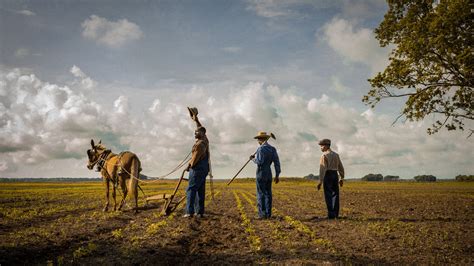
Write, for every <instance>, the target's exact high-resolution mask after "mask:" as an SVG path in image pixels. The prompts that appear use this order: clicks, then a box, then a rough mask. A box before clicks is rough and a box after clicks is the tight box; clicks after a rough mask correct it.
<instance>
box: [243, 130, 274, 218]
mask: <svg viewBox="0 0 474 266" xmlns="http://www.w3.org/2000/svg"><path fill="white" fill-rule="evenodd" d="M254 138H255V139H257V141H258V144H260V147H258V149H257V151H256V152H255V155H251V156H250V159H251V160H253V162H254V163H255V164H257V175H256V182H257V205H258V219H268V218H270V217H271V216H272V170H271V168H270V165H271V164H272V163H273V166H274V167H275V184H277V183H278V182H279V176H280V172H281V170H280V160H279V159H278V153H277V151H276V149H275V148H274V147H272V146H271V145H270V144H268V139H269V138H270V135H268V134H267V133H266V132H258V135H257V136H255V137H254Z"/></svg>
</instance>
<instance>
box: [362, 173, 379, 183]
mask: <svg viewBox="0 0 474 266" xmlns="http://www.w3.org/2000/svg"><path fill="white" fill-rule="evenodd" d="M382 180H383V175H382V174H368V175H365V176H364V177H362V181H382Z"/></svg>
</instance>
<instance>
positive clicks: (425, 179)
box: [413, 175, 436, 182]
mask: <svg viewBox="0 0 474 266" xmlns="http://www.w3.org/2000/svg"><path fill="white" fill-rule="evenodd" d="M413 179H415V180H416V182H436V176H434V175H417V176H414V177H413Z"/></svg>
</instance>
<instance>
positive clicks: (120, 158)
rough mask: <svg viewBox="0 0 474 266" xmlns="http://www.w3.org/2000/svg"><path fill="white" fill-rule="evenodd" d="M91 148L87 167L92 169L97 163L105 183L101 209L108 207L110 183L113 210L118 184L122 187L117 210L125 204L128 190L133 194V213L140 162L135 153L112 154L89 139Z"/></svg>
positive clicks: (100, 144) (136, 209)
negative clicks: (103, 205) (104, 200)
mask: <svg viewBox="0 0 474 266" xmlns="http://www.w3.org/2000/svg"><path fill="white" fill-rule="evenodd" d="M91 146H92V149H89V150H87V156H88V157H89V162H88V163H87V168H89V170H92V169H93V168H94V166H95V165H97V170H98V171H100V173H101V175H102V179H103V180H104V183H105V198H106V204H105V207H104V209H103V211H107V210H108V209H109V187H110V183H112V187H113V188H112V197H113V199H114V211H115V210H117V201H116V194H115V192H116V187H117V186H119V185H120V188H121V189H122V201H121V202H120V205H119V208H118V210H121V209H122V207H123V205H124V204H125V199H126V198H127V194H128V192H130V194H131V195H132V196H133V199H134V203H135V208H134V210H135V213H137V212H138V178H139V176H140V171H141V170H142V169H141V163H140V160H139V159H138V157H137V155H135V154H134V153H132V152H129V151H125V152H121V153H120V154H114V153H112V152H111V150H108V149H106V147H105V146H104V145H103V144H102V143H101V141H99V143H98V144H97V145H96V144H94V140H91Z"/></svg>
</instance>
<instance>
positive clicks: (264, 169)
mask: <svg viewBox="0 0 474 266" xmlns="http://www.w3.org/2000/svg"><path fill="white" fill-rule="evenodd" d="M253 162H254V163H255V164H257V178H259V179H260V178H261V179H266V180H268V179H270V180H271V179H272V170H271V168H270V165H271V164H272V163H273V166H274V167H275V176H280V172H281V170H280V159H279V158H278V153H277V151H276V149H275V148H274V147H273V146H271V145H270V144H268V142H265V143H263V144H262V145H260V147H258V149H257V153H256V154H255V158H254V159H253Z"/></svg>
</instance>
